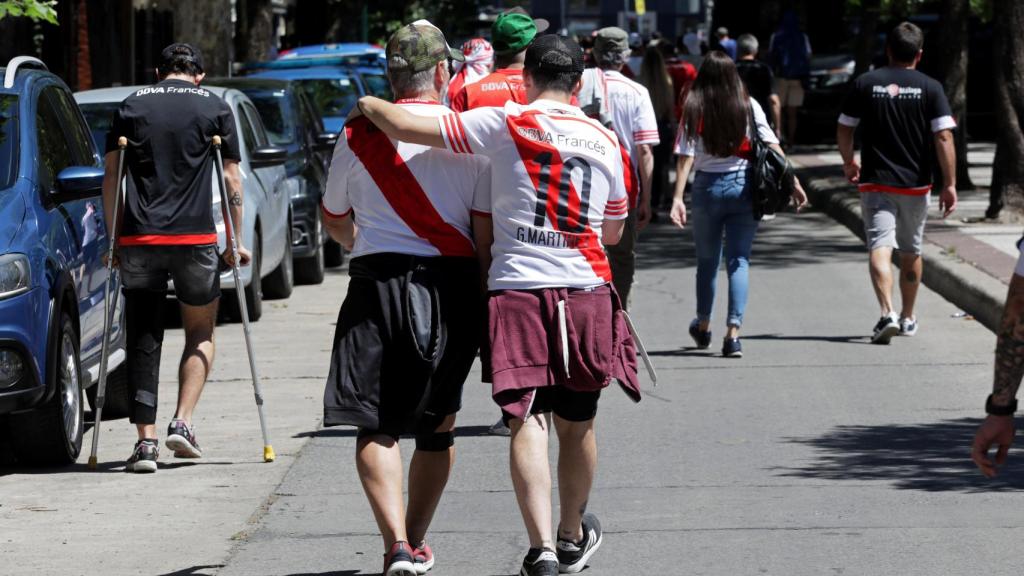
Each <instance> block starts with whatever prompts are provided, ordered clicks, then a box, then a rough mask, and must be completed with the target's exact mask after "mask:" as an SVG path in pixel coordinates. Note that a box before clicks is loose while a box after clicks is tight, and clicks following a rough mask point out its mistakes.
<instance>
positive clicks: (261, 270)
mask: <svg viewBox="0 0 1024 576" xmlns="http://www.w3.org/2000/svg"><path fill="white" fill-rule="evenodd" d="M141 88H143V86H126V87H119V88H104V89H100V90H87V91H84V92H78V93H76V94H75V100H76V101H77V102H78V105H79V107H80V108H81V109H82V113H83V114H84V115H85V119H86V121H87V122H88V123H89V128H90V130H91V131H92V134H93V139H95V140H96V142H97V145H98V147H99V148H100V149H101V150H102V149H103V142H104V139H105V138H106V133H107V131H108V130H109V129H110V124H111V122H112V120H113V115H114V112H115V111H116V110H117V108H118V107H119V106H120V105H121V102H122V101H123V100H124V99H125V98H127V97H128V96H130V95H132V94H133V93H135V92H136V91H137V90H139V89H141ZM204 88H206V89H207V90H209V91H210V92H212V93H213V94H215V95H217V96H219V97H220V98H222V99H223V100H224V101H225V102H227V103H228V105H229V106H230V107H231V110H232V111H233V112H234V114H235V131H236V132H237V133H238V134H239V135H240V146H239V150H240V151H241V154H242V161H241V163H240V166H239V167H240V169H241V172H242V185H243V194H244V199H245V208H244V211H243V212H244V217H243V220H244V221H243V223H242V227H241V228H242V240H243V242H244V244H245V246H246V247H248V248H249V249H250V250H251V251H252V254H253V259H252V264H251V265H249V266H246V267H244V268H242V281H243V283H244V284H245V287H246V288H245V300H246V304H247V308H248V311H249V319H250V320H258V319H259V318H260V316H261V315H262V313H263V295H264V293H266V296H267V297H268V298H287V297H288V296H289V295H291V292H292V285H293V283H294V272H293V268H292V255H291V249H292V242H291V229H292V225H291V222H292V214H291V204H290V202H289V194H288V184H287V180H286V173H285V168H284V161H285V158H286V156H287V150H285V149H284V148H280V147H277V146H274V145H272V144H271V142H270V139H269V138H268V137H267V132H266V130H265V129H264V127H263V122H262V121H261V120H260V116H259V113H258V112H257V111H256V107H255V106H253V104H252V102H251V101H250V100H249V98H247V97H246V96H245V94H243V93H241V92H240V91H238V90H233V89H225V88H217V87H204ZM214 178H216V176H214ZM219 190H220V188H218V187H217V186H216V182H215V183H214V187H213V198H212V202H213V214H214V221H215V222H216V223H217V237H218V239H217V243H218V244H219V245H220V249H221V250H223V249H224V246H225V244H224V219H223V216H222V212H221V201H220V193H219ZM254 276H255V277H256V278H260V279H262V281H261V282H253V281H252V279H253V277H254ZM221 288H222V290H224V296H225V302H224V304H223V305H222V308H223V309H225V311H226V312H227V313H228V314H229V315H230V316H232V317H238V299H237V297H236V296H235V290H234V288H235V285H234V278H233V277H232V275H231V271H230V269H229V270H228V271H226V272H224V273H223V274H222V275H221Z"/></svg>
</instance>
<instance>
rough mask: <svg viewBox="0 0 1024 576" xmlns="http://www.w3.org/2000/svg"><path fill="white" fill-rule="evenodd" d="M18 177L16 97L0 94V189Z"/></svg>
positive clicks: (7, 186)
mask: <svg viewBox="0 0 1024 576" xmlns="http://www.w3.org/2000/svg"><path fill="white" fill-rule="evenodd" d="M17 177H18V97H17V96H15V95H13V94H0V190H4V189H7V188H10V187H11V186H14V180H15V179H16V178H17Z"/></svg>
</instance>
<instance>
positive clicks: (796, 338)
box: [742, 334, 871, 344]
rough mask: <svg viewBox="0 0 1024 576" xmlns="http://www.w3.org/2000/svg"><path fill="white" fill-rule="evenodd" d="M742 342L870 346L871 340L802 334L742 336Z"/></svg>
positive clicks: (861, 335) (860, 335)
mask: <svg viewBox="0 0 1024 576" xmlns="http://www.w3.org/2000/svg"><path fill="white" fill-rule="evenodd" d="M742 338H743V339H744V340H779V341H787V342H831V343H834V344H871V338H870V337H868V336H865V335H864V334H857V335H855V336H807V335H804V334H791V335H784V334H754V335H750V336H746V335H744V336H742Z"/></svg>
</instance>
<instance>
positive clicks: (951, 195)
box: [939, 186, 956, 218]
mask: <svg viewBox="0 0 1024 576" xmlns="http://www.w3.org/2000/svg"><path fill="white" fill-rule="evenodd" d="M939 210H941V211H942V217H943V218H946V217H947V216H949V215H950V214H952V213H953V211H954V210H956V186H946V187H945V188H943V189H942V192H940V193H939Z"/></svg>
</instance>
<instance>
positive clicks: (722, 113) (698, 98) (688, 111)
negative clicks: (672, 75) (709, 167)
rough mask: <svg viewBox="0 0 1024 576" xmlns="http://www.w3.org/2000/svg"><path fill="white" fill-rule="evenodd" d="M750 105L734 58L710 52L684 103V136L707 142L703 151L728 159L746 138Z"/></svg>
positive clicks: (719, 52)
mask: <svg viewBox="0 0 1024 576" xmlns="http://www.w3.org/2000/svg"><path fill="white" fill-rule="evenodd" d="M749 117H750V102H749V97H748V96H747V89H746V87H745V86H744V85H743V81H742V80H740V75H739V74H738V73H737V72H736V64H734V63H733V61H732V58H729V56H728V55H727V54H726V53H725V52H722V51H719V50H715V51H713V52H709V53H708V55H707V57H705V58H704V63H703V64H701V66H700V71H699V72H697V79H696V80H694V82H693V86H692V87H691V88H690V92H689V94H687V96H686V101H685V102H683V119H682V120H683V126H685V128H686V132H685V136H686V138H688V139H691V140H696V139H697V138H701V139H702V140H703V141H704V151H705V152H707V153H708V154H711V155H712V156H718V157H721V158H727V157H729V156H732V155H734V154H736V150H737V149H738V148H739V147H740V145H741V144H742V143H743V139H744V138H746V137H747V118H749Z"/></svg>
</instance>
